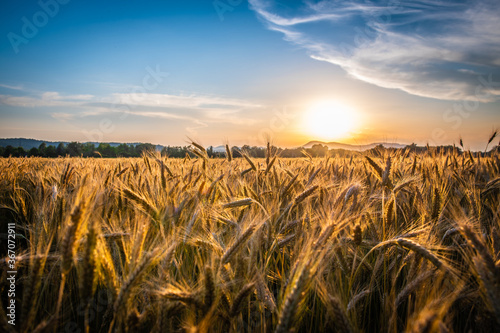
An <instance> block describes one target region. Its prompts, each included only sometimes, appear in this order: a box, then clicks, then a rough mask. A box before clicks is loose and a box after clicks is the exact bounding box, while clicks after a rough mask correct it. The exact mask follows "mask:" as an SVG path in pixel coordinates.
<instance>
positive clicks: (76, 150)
mask: <svg viewBox="0 0 500 333" xmlns="http://www.w3.org/2000/svg"><path fill="white" fill-rule="evenodd" d="M66 149H67V151H68V154H69V156H80V155H81V154H82V152H83V147H82V144H81V143H79V142H75V141H73V142H70V143H68V147H67V148H66Z"/></svg>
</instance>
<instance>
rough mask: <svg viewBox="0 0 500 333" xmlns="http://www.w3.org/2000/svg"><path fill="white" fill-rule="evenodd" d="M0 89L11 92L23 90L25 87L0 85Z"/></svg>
mask: <svg viewBox="0 0 500 333" xmlns="http://www.w3.org/2000/svg"><path fill="white" fill-rule="evenodd" d="M0 87H2V88H7V89H10V90H23V86H22V85H17V86H12V85H9V84H0Z"/></svg>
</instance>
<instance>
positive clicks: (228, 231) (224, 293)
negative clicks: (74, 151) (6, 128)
mask: <svg viewBox="0 0 500 333" xmlns="http://www.w3.org/2000/svg"><path fill="white" fill-rule="evenodd" d="M196 153H197V154H198V155H199V157H198V158H193V159H189V158H186V159H167V158H165V157H161V156H160V155H155V154H152V153H151V154H149V155H146V156H144V157H143V158H136V159H125V158H123V159H99V158H97V159H94V158H57V159H44V158H6V159H0V171H1V174H0V205H1V206H0V222H1V228H2V230H1V232H2V234H3V235H4V236H5V234H6V230H5V229H6V225H7V223H8V222H15V224H16V251H17V252H16V265H17V272H18V273H17V282H16V295H17V296H16V299H17V303H16V318H17V319H16V326H15V327H14V326H12V325H9V324H8V323H7V319H6V318H7V317H6V314H5V311H6V303H5V300H6V288H7V287H8V286H7V285H8V281H6V271H7V269H6V267H7V262H8V258H7V257H6V256H7V251H6V247H5V246H4V245H2V248H1V254H2V260H1V262H0V265H1V266H2V269H1V271H2V272H3V276H2V279H1V281H0V292H1V295H2V306H1V307H0V320H1V323H0V326H1V328H0V330H2V331H4V332H11V331H13V330H15V331H17V332H150V331H151V332H177V331H188V332H290V331H293V332H321V331H336V332H401V331H410V332H468V331H470V330H472V331H474V332H492V331H495V329H498V327H499V325H500V261H499V259H500V258H499V252H500V171H499V169H500V160H499V156H498V154H496V155H495V154H493V155H492V156H489V157H480V156H478V155H475V156H473V155H472V154H468V153H464V154H459V153H457V152H453V153H449V154H446V155H438V154H436V153H432V152H430V153H429V152H425V153H422V154H417V155H414V154H411V153H408V152H406V153H404V152H403V151H402V150H401V151H399V152H387V151H385V152H384V151H382V152H380V154H371V155H370V156H368V155H366V154H365V155H361V154H360V155H355V156H354V157H352V158H350V157H346V158H344V157H342V158H340V157H338V158H300V159H285V158H280V157H279V156H273V155H272V154H269V156H267V158H265V159H253V158H250V157H244V158H238V159H231V158H228V159H209V158H206V156H205V155H204V154H205V153H204V152H203V151H202V150H199V149H198V150H196ZM4 238H5V237H4ZM4 238H2V243H4ZM4 244H5V243H4Z"/></svg>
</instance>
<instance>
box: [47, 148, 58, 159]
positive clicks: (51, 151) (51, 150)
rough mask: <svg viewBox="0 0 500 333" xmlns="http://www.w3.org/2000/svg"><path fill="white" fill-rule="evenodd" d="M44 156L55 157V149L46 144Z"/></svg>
mask: <svg viewBox="0 0 500 333" xmlns="http://www.w3.org/2000/svg"><path fill="white" fill-rule="evenodd" d="M45 156H47V157H57V149H56V147H54V146H47V148H45Z"/></svg>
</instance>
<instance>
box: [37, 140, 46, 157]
mask: <svg viewBox="0 0 500 333" xmlns="http://www.w3.org/2000/svg"><path fill="white" fill-rule="evenodd" d="M46 149H47V144H46V143H45V142H42V143H41V144H40V146H38V156H41V157H47V155H46V153H45V150H46Z"/></svg>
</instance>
